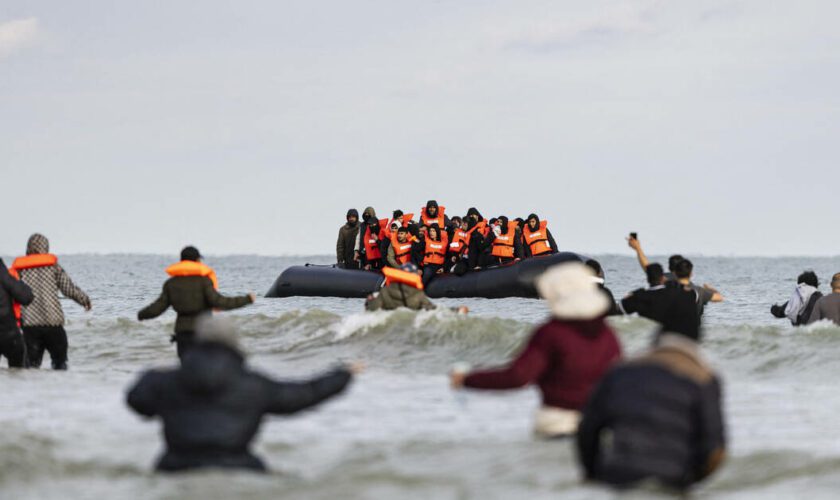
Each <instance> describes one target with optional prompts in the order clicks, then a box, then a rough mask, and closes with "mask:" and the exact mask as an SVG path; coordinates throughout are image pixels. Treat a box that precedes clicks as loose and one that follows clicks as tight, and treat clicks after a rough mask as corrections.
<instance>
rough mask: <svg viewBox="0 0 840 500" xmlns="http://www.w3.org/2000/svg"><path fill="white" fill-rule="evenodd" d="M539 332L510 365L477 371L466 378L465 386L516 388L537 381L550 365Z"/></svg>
mask: <svg viewBox="0 0 840 500" xmlns="http://www.w3.org/2000/svg"><path fill="white" fill-rule="evenodd" d="M541 337H542V336H541V334H540V332H537V333H536V334H534V336H533V337H532V338H531V340H530V341H529V342H528V345H527V346H525V349H524V350H523V351H522V352H521V353H520V354H519V356H518V357H517V358H516V359H515V360H513V362H512V363H511V364H510V366H508V367H506V368H501V369H496V370H486V371H477V372H473V373H470V374H469V375H467V376H466V378H464V386H465V387H472V388H473V389H516V388H519V387H524V386H526V385H528V384H531V383H533V382H536V381H537V380H538V379H539V377H540V375H542V374H543V371H544V370H545V367H546V366H547V365H548V354H547V348H545V347H543V346H542V345H541V341H540V339H541Z"/></svg>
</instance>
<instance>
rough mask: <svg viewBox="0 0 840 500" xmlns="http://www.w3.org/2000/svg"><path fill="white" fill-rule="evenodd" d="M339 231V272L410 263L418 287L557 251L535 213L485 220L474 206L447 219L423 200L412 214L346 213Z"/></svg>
mask: <svg viewBox="0 0 840 500" xmlns="http://www.w3.org/2000/svg"><path fill="white" fill-rule="evenodd" d="M346 218H347V222H346V223H345V224H344V225H343V226H342V227H341V228H340V229H339V232H338V241H337V242H336V262H337V264H338V266H339V267H341V268H344V269H365V270H381V269H383V268H386V267H390V268H393V269H396V268H399V267H400V266H402V265H404V264H407V263H413V264H414V265H416V266H417V267H418V268H419V269H420V270H421V272H422V281H423V284H424V285H428V284H429V282H430V281H431V280H432V279H433V278H434V277H435V275H436V274H439V273H454V274H457V275H463V274H465V273H467V272H469V271H473V270H478V269H481V268H484V267H489V266H498V265H503V264H510V263H513V262H516V261H519V260H521V259H524V258H528V257H536V256H541V255H550V254H553V253H557V242H556V241H555V240H554V236H553V235H552V234H551V231H550V230H549V229H548V222H547V221H545V220H541V219H540V217H539V216H538V215H537V214H533V213H532V214H530V215H528V217H526V218H514V219H510V218H508V217H507V216H504V215H500V216H498V217H494V218H491V219H489V220H487V219H485V218H484V217H483V216H482V215H481V212H479V211H478V210H477V209H476V208H475V207H472V208H470V209H469V210H467V213H466V215H464V216H463V217H462V216H458V215H456V216H453V217H450V216H449V215H448V214H447V213H446V207H444V206H441V205H438V203H437V201H435V200H429V201H428V202H427V203H426V205H425V206H424V207H421V208H420V210H419V211H418V214H417V218H416V220H415V214H414V213H408V212H403V211H402V210H394V211H393V213H392V214H391V217H390V218H383V219H380V218H378V217H377V215H376V210H374V208H373V207H367V208H365V210H364V211H363V212H362V217H361V219H359V211H358V210H356V209H355V208H351V209H350V210H348V211H347V217H346Z"/></svg>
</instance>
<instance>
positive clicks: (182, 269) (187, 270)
mask: <svg viewBox="0 0 840 500" xmlns="http://www.w3.org/2000/svg"><path fill="white" fill-rule="evenodd" d="M166 274H168V275H170V276H172V277H178V276H206V277H208V278H210V281H212V282H213V288H215V289H216V290H218V289H219V280H218V279H217V278H216V271H214V270H213V269H211V268H210V266H208V265H206V264H204V263H201V262H195V261H192V260H182V261H181V262H178V263H177V264H172V265H171V266H169V267H167V268H166Z"/></svg>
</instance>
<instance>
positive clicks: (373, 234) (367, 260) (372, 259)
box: [359, 217, 388, 271]
mask: <svg viewBox="0 0 840 500" xmlns="http://www.w3.org/2000/svg"><path fill="white" fill-rule="evenodd" d="M387 224H388V221H387V220H386V219H382V220H381V221H380V220H377V219H376V218H375V217H368V219H367V221H365V225H364V226H363V227H362V229H361V230H360V231H359V234H360V235H361V236H362V238H361V241H360V242H359V243H360V245H361V246H360V247H359V250H360V251H361V252H362V254H363V255H362V258H363V261H364V265H363V269H365V270H368V271H370V270H373V269H382V264H383V260H384V259H383V258H382V255H383V249H384V246H385V244H386V241H387V240H388V238H387V237H386V233H387V232H388V229H387Z"/></svg>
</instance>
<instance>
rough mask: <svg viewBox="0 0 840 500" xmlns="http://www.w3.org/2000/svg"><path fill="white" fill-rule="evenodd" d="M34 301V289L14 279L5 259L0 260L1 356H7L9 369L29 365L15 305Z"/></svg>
mask: <svg viewBox="0 0 840 500" xmlns="http://www.w3.org/2000/svg"><path fill="white" fill-rule="evenodd" d="M32 299H33V295H32V289H31V288H29V287H28V286H27V285H26V284H25V283H23V282H21V281H18V280H16V279H14V278H13V277H12V275H11V274H9V270H8V269H7V268H6V264H5V263H4V262H3V259H0V356H6V361H7V362H8V363H9V368H23V367H25V366H27V365H28V363H27V360H26V347H25V346H24V343H23V337H22V336H21V333H20V330H19V329H18V325H17V318H16V317H15V312H14V307H13V304H14V302H17V303H18V304H21V305H27V304H30V303H31V302H32Z"/></svg>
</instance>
